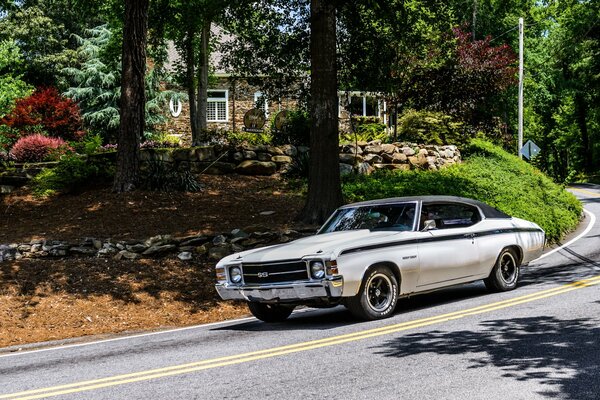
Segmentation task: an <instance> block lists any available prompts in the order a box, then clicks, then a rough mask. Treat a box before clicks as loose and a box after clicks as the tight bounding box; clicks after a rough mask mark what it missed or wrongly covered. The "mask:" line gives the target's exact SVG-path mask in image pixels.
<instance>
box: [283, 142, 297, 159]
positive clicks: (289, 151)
mask: <svg viewBox="0 0 600 400" xmlns="http://www.w3.org/2000/svg"><path fill="white" fill-rule="evenodd" d="M281 149H282V150H283V154H285V155H286V156H290V157H295V156H296V155H298V149H297V148H296V146H294V145H292V144H286V145H284V146H282V147H281Z"/></svg>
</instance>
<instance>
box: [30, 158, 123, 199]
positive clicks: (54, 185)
mask: <svg viewBox="0 0 600 400" xmlns="http://www.w3.org/2000/svg"><path fill="white" fill-rule="evenodd" d="M113 175H114V165H113V163H112V162H110V161H109V160H108V159H106V158H87V157H81V156H79V155H76V154H71V155H66V156H63V157H62V158H61V159H60V161H59V162H58V165H57V166H56V167H54V168H51V169H50V168H49V169H44V170H43V171H42V172H41V173H40V174H38V175H37V176H36V177H35V178H33V181H32V189H33V192H34V193H35V194H36V195H38V196H49V195H52V194H55V193H58V192H61V193H65V192H73V191H78V190H81V189H84V188H85V187H88V186H92V185H94V184H102V183H106V182H109V181H110V180H111V179H112V177H113Z"/></svg>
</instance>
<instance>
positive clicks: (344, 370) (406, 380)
mask: <svg viewBox="0 0 600 400" xmlns="http://www.w3.org/2000/svg"><path fill="white" fill-rule="evenodd" d="M574 193H575V194H576V195H577V196H578V197H580V198H581V199H582V201H583V203H584V204H585V208H586V209H587V210H588V211H589V212H591V213H593V214H595V215H597V216H598V217H599V218H598V220H597V221H596V222H595V223H594V224H593V225H590V226H589V227H590V229H589V231H587V232H586V233H585V235H584V236H583V237H581V238H580V239H579V240H577V241H575V242H574V243H572V244H570V245H568V246H567V247H565V248H562V249H560V250H558V251H554V252H553V253H551V254H549V255H547V256H545V257H544V258H541V259H538V260H537V261H535V262H534V263H532V264H531V265H530V266H529V267H528V268H526V269H523V278H522V281H521V285H520V287H519V289H518V290H516V291H513V292H509V293H500V294H490V293H488V292H487V291H486V290H485V288H484V287H483V285H482V284H480V283H477V284H471V285H466V286H462V287H457V288H452V289H447V290H445V291H443V292H437V293H434V294H430V295H423V296H417V297H415V298H412V299H407V300H401V302H400V305H399V307H398V310H397V312H396V314H395V315H394V317H392V318H390V319H387V320H383V321H376V322H356V321H354V320H353V319H352V317H351V316H350V314H349V313H348V312H347V311H345V309H344V308H342V307H339V308H335V309H328V310H312V309H309V310H300V311H298V312H295V313H294V314H293V315H292V317H291V318H290V319H289V320H288V321H287V322H286V323H282V324H271V325H267V324H264V323H262V322H259V321H257V320H255V319H251V318H248V319H244V320H239V321H231V322H228V323H224V324H216V325H208V326H200V327H192V328H187V329H182V330H176V331H169V332H162V333H156V334H150V335H139V336H136V337H127V338H118V339H116V340H109V341H101V342H93V343H85V344H78V345H71V346H63V347H59V348H49V349H48V348H46V349H41V350H37V351H30V352H21V353H13V354H7V355H0V399H16V398H26V399H34V398H48V397H55V396H56V398H64V399H125V398H126V399H238V398H239V399H266V398H272V399H299V398H302V399H312V398H334V399H338V398H343V399H364V398H368V399H486V400H491V399H502V400H506V399H544V398H558V399H600V379H599V378H600V367H599V364H600V186H578V187H577V188H576V190H575V191H574ZM592 220H593V217H592V215H591V214H587V217H586V221H585V222H584V227H585V226H587V225H588V224H590V223H591V222H592Z"/></svg>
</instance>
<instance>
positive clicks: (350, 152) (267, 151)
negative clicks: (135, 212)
mask: <svg viewBox="0 0 600 400" xmlns="http://www.w3.org/2000/svg"><path fill="white" fill-rule="evenodd" d="M306 153H309V149H308V147H303V146H298V147H296V146H292V145H284V146H266V145H240V146H231V147H225V146H222V145H215V146H206V147H195V148H181V149H145V150H142V151H141V162H142V168H143V167H144V166H145V165H147V164H148V163H150V162H163V163H167V164H169V165H172V166H173V168H176V169H177V170H180V171H184V170H189V171H191V172H192V173H208V174H227V173H231V172H236V173H239V174H244V175H272V174H275V173H282V172H286V171H287V169H288V168H289V166H290V163H292V161H293V160H294V158H295V157H299V156H300V157H301V156H302V155H303V154H306ZM339 161H340V171H341V173H342V174H349V173H360V174H370V173H372V172H373V171H375V170H377V169H388V170H405V171H406V170H410V169H430V170H437V169H440V168H443V167H446V166H448V165H452V164H455V163H460V162H461V158H460V152H459V150H458V149H457V148H456V146H452V145H447V146H435V145H418V144H416V143H394V144H382V143H381V142H380V141H373V142H368V143H367V142H358V143H355V144H343V145H340V153H339Z"/></svg>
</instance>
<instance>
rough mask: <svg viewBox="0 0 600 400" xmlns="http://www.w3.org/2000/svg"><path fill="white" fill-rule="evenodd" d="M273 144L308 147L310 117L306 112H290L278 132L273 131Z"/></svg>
mask: <svg viewBox="0 0 600 400" xmlns="http://www.w3.org/2000/svg"><path fill="white" fill-rule="evenodd" d="M273 144H275V145H280V144H293V145H296V146H308V145H309V144H310V117H309V115H308V112H307V111H303V110H292V111H289V112H288V115H287V119H286V122H285V124H284V125H283V129H281V130H280V131H273Z"/></svg>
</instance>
